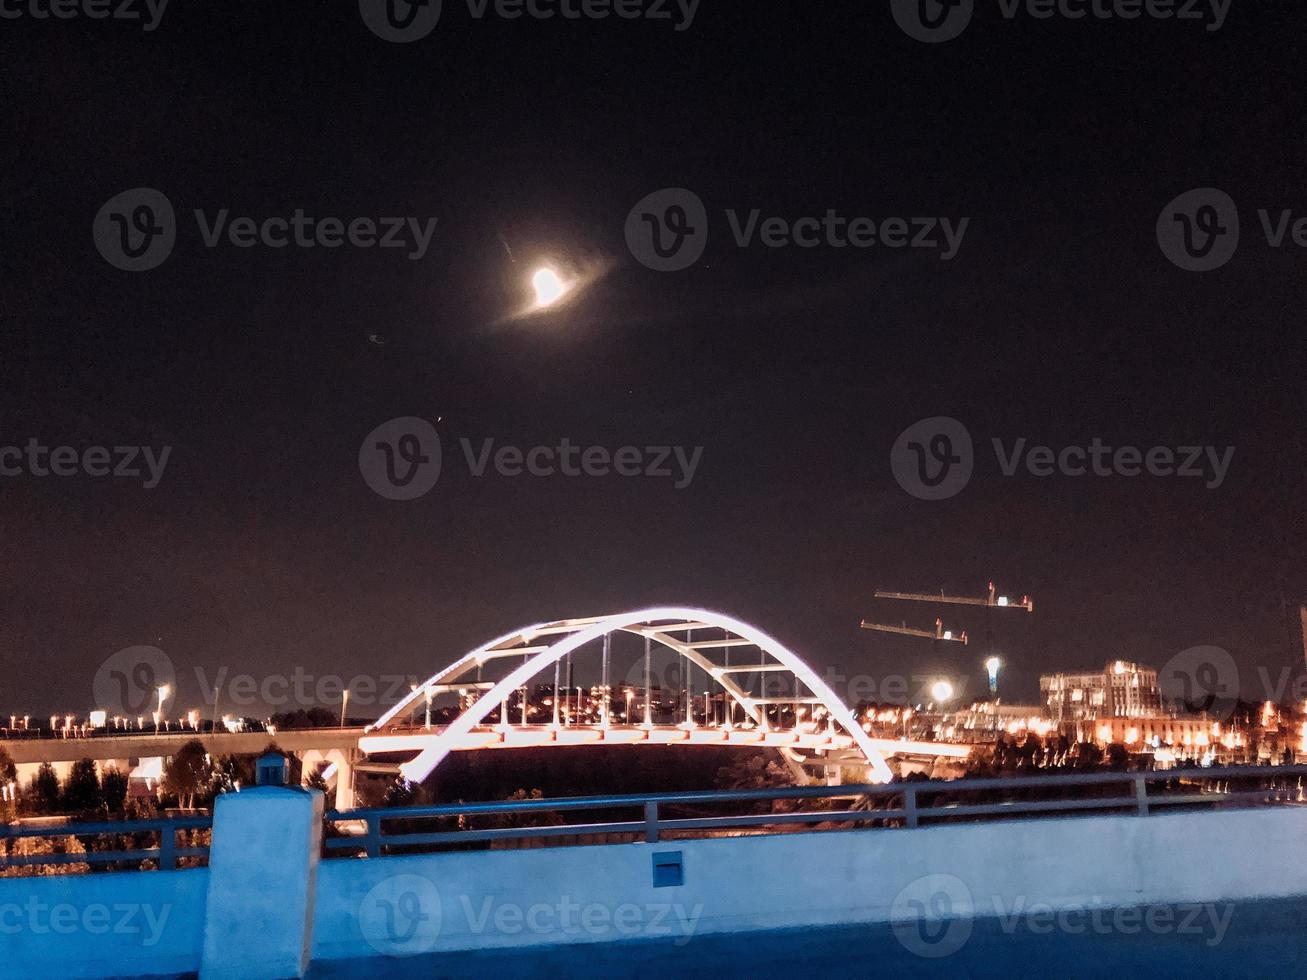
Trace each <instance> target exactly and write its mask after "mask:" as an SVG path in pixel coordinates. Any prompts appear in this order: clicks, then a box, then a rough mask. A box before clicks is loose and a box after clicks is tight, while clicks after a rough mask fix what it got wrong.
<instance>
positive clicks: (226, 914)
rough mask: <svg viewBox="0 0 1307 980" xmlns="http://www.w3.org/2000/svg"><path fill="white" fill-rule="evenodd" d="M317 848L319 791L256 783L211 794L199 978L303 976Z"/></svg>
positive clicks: (310, 942)
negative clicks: (213, 798) (215, 796)
mask: <svg viewBox="0 0 1307 980" xmlns="http://www.w3.org/2000/svg"><path fill="white" fill-rule="evenodd" d="M321 849H322V793H320V792H319V791H318V790H304V789H290V788H287V787H283V786H259V787H255V788H253V789H246V790H242V791H241V792H239V793H226V794H224V795H222V796H220V797H218V801H217V803H216V804H215V805H214V809H213V844H212V846H211V848H210V850H209V887H208V899H207V901H208V904H207V907H206V913H205V920H204V952H203V953H202V955H201V960H200V980H228V978H231V980H245V978H247V977H302V976H304V974H305V973H306V972H307V971H308V968H309V958H310V956H311V954H312V950H313V906H314V892H315V888H316V886H317V877H318V858H319V855H320V852H321Z"/></svg>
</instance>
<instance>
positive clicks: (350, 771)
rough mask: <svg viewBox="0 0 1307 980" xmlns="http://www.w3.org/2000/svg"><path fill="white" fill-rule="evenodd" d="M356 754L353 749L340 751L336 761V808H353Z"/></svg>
mask: <svg viewBox="0 0 1307 980" xmlns="http://www.w3.org/2000/svg"><path fill="white" fill-rule="evenodd" d="M356 755H358V752H357V751H355V750H352V749H351V750H350V751H347V752H343V753H341V758H340V760H339V761H338V762H337V763H336V803H335V806H336V809H337V810H352V809H354V757H355V756H356Z"/></svg>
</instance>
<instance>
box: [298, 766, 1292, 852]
mask: <svg viewBox="0 0 1307 980" xmlns="http://www.w3.org/2000/svg"><path fill="white" fill-rule="evenodd" d="M1304 778H1307V766H1274V767H1270V766H1240V767H1228V768H1221V769H1174V770H1167V771H1164V772H1156V771H1154V772H1125V773H1088V774H1066V775H1050V776H1023V777H1005V778H997V779H954V780H934V781H922V782H908V783H888V784H876V785H850V786H803V787H792V788H784V789H765V790H738V791H729V792H691V793H661V794H653V795H630V796H585V797H567V798H562V799H542V800H520V801H513V802H502V803H460V804H449V805H442V806H418V807H397V808H370V809H359V810H346V811H331V812H329V813H328V814H327V815H326V820H327V822H328V823H329V824H342V823H355V824H360V823H361V824H362V825H363V827H364V832H363V833H362V834H347V835H345V836H341V837H329V838H328V839H327V840H326V841H325V842H324V846H325V848H326V851H327V854H328V856H332V852H354V853H359V852H361V853H363V854H366V855H367V856H368V857H380V856H382V855H384V854H385V853H387V851H388V850H393V849H395V848H413V847H422V846H431V845H446V844H465V843H468V844H470V843H486V842H493V841H520V840H535V839H548V838H558V837H595V836H600V835H606V834H619V835H634V836H635V837H637V838H638V837H643V839H644V840H645V841H646V842H648V843H651V844H652V843H657V842H658V841H659V840H660V839H661V838H662V836H663V834H665V833H685V832H692V831H718V830H744V829H748V828H759V827H779V826H785V825H796V824H797V825H804V824H809V825H810V824H819V823H828V822H829V823H841V824H849V823H853V824H866V823H870V822H876V821H881V822H886V821H892V822H893V823H894V825H897V826H900V827H904V828H916V827H921V826H924V825H928V824H931V823H937V822H941V821H945V820H957V819H959V818H970V819H980V818H998V819H1013V818H1020V817H1036V816H1049V815H1055V814H1067V815H1073V814H1084V813H1086V812H1087V811H1096V810H1097V811H1118V812H1123V813H1128V814H1131V815H1134V816H1139V817H1147V816H1149V815H1150V814H1152V813H1156V812H1157V811H1159V810H1163V809H1165V808H1168V807H1178V806H1196V805H1205V806H1217V805H1222V806H1227V805H1229V806H1240V807H1242V806H1258V805H1266V804H1274V803H1280V804H1290V803H1298V802H1303V800H1301V799H1300V798H1301V797H1302V795H1303V794H1302V788H1303V787H1302V783H1303V780H1304ZM1249 779H1251V780H1261V781H1269V782H1272V783H1278V784H1281V785H1273V786H1269V787H1264V788H1257V789H1252V790H1243V789H1240V790H1231V789H1229V788H1228V787H1227V788H1226V789H1225V790H1221V789H1220V788H1219V787H1218V786H1214V784H1219V783H1220V782H1223V781H1238V780H1249ZM1289 782H1293V783H1295V785H1293V786H1289V785H1284V784H1286V783H1289ZM1150 783H1151V784H1158V783H1167V784H1174V785H1175V786H1176V788H1177V791H1174V792H1167V791H1165V789H1162V790H1158V789H1156V788H1154V789H1153V790H1152V791H1151V792H1150V789H1149V784H1150ZM1195 785H1196V786H1197V787H1198V790H1197V791H1194V790H1193V787H1194V786H1195ZM1111 786H1119V787H1121V789H1122V793H1120V794H1117V795H1111V796H1089V797H1076V796H1072V797H1070V798H1060V799H1007V800H1002V801H999V802H984V803H963V802H957V801H956V800H954V801H951V802H944V803H943V804H940V803H939V802H938V797H941V796H947V797H958V796H963V795H969V794H975V793H984V792H991V793H994V792H996V793H1000V794H1007V793H1016V794H1021V793H1027V792H1028V791H1031V790H1047V789H1064V790H1065V789H1067V788H1069V787H1070V788H1089V787H1111ZM1203 787H1206V789H1204V788H1203ZM1181 790H1188V791H1181ZM850 799H855V800H858V801H860V802H862V803H864V804H865V805H863V806H857V807H854V808H850V807H849V806H848V805H847V804H846V805H844V806H843V808H840V809H822V810H815V811H813V810H808V811H792V812H782V813H763V814H756V813H754V814H728V815H723V816H697V817H677V818H667V817H665V816H663V815H662V810H663V808H669V807H677V806H680V807H684V806H691V805H713V804H730V803H751V802H754V803H756V802H767V801H771V802H775V801H779V800H832V801H834V800H842V801H847V800H850ZM877 800H884V801H886V803H887V805H886V807H885V808H884V809H874V808H872V807H871V804H872V803H873V801H877ZM891 803H896V804H897V805H893V806H891V805H889V804H891ZM622 809H626V810H632V811H636V812H638V813H640V814H642V817H641V818H640V819H636V820H620V821H613V822H603V823H575V824H566V823H564V824H555V825H548V826H536V827H498V828H488V829H461V830H437V831H430V832H399V833H387V832H386V828H385V824H387V823H389V822H392V821H401V820H403V821H422V820H434V819H439V818H447V819H448V818H455V819H466V818H475V817H485V816H491V817H493V816H504V815H528V816H529V815H540V814H548V813H559V812H563V811H577V810H581V811H595V810H598V811H611V810H622ZM889 826H890V825H889V824H885V823H882V827H884V828H885V829H889ZM864 829H880V828H864Z"/></svg>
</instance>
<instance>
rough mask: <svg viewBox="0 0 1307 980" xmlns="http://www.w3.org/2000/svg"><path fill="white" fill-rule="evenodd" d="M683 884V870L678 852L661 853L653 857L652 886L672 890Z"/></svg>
mask: <svg viewBox="0 0 1307 980" xmlns="http://www.w3.org/2000/svg"><path fill="white" fill-rule="evenodd" d="M684 884H685V868H684V866H683V865H682V864H681V852H680V851H663V852H662V853H660V854H655V855H654V856H653V886H654V887H655V888H674V887H675V886H677V885H684Z"/></svg>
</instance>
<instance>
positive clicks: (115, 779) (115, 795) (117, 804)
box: [100, 766, 128, 813]
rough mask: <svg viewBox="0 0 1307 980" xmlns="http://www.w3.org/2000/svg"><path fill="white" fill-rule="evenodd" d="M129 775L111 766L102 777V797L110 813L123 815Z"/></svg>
mask: <svg viewBox="0 0 1307 980" xmlns="http://www.w3.org/2000/svg"><path fill="white" fill-rule="evenodd" d="M127 784H128V779H127V774H126V773H124V772H122V771H120V770H119V769H117V768H116V767H114V766H110V767H109V768H108V769H106V770H105V771H104V775H103V776H101V777H100V795H101V796H102V797H103V798H104V805H105V808H106V809H107V810H108V811H109V812H110V813H121V812H122V809H123V805H124V803H125V802H126V800H127Z"/></svg>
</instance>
